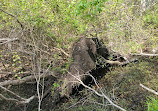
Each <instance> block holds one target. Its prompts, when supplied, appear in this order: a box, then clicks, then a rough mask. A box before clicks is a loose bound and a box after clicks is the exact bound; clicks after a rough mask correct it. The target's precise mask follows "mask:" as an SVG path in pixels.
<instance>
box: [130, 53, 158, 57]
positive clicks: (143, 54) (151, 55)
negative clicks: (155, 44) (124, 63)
mask: <svg viewBox="0 0 158 111" xmlns="http://www.w3.org/2000/svg"><path fill="white" fill-rule="evenodd" d="M131 55H133V56H150V57H154V56H158V54H147V53H140V54H135V53H133V54H131Z"/></svg>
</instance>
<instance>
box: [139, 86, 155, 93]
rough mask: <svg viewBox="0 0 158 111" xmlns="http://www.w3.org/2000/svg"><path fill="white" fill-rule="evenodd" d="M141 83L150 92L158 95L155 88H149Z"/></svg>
mask: <svg viewBox="0 0 158 111" xmlns="http://www.w3.org/2000/svg"><path fill="white" fill-rule="evenodd" d="M139 85H140V86H141V87H142V88H144V89H146V90H148V91H149V92H152V93H154V94H156V95H158V92H156V91H154V90H153V89H149V88H148V87H146V86H144V85H143V84H139Z"/></svg>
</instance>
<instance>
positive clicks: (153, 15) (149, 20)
mask: <svg viewBox="0 0 158 111" xmlns="http://www.w3.org/2000/svg"><path fill="white" fill-rule="evenodd" d="M157 8H158V5H157V4H156V5H154V6H153V7H151V8H150V9H148V10H147V11H146V13H145V14H144V16H143V21H144V24H145V25H153V26H154V27H157V28H158V10H157Z"/></svg>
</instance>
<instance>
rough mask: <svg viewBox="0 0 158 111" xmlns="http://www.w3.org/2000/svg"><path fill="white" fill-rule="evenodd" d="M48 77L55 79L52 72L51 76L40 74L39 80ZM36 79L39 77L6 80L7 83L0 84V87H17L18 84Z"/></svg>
mask: <svg viewBox="0 0 158 111" xmlns="http://www.w3.org/2000/svg"><path fill="white" fill-rule="evenodd" d="M49 76H54V77H55V75H54V73H53V72H52V73H51V74H41V76H40V78H43V77H49ZM37 77H39V75H31V76H27V77H24V78H22V79H17V80H8V81H4V82H0V86H7V85H18V84H22V83H26V82H28V81H31V80H35V78H37Z"/></svg>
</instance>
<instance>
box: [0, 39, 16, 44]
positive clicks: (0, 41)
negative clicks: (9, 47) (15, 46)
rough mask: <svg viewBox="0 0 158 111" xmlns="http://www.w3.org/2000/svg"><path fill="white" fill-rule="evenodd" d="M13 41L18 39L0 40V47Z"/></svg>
mask: <svg viewBox="0 0 158 111" xmlns="http://www.w3.org/2000/svg"><path fill="white" fill-rule="evenodd" d="M15 40H18V38H13V39H11V38H2V39H0V45H2V44H6V43H8V42H12V41H15ZM3 41H4V42H3Z"/></svg>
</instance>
